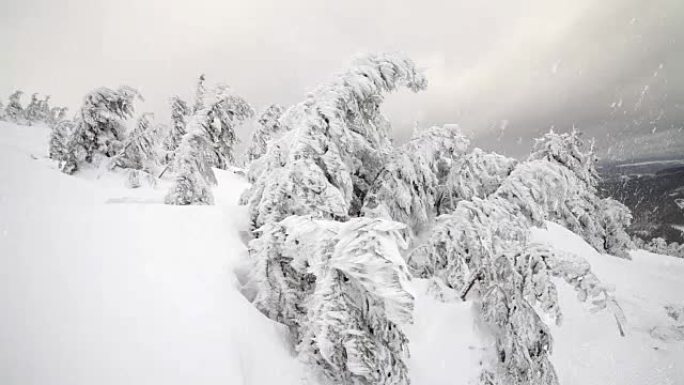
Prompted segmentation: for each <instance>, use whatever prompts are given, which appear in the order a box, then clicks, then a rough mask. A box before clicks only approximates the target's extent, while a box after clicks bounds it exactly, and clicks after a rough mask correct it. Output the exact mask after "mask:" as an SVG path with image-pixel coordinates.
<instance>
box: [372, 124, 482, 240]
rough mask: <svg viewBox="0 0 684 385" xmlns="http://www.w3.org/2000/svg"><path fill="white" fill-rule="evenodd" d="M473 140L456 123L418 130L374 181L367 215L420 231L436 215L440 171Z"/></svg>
mask: <svg viewBox="0 0 684 385" xmlns="http://www.w3.org/2000/svg"><path fill="white" fill-rule="evenodd" d="M468 144H469V141H468V139H466V138H465V136H463V135H462V134H461V131H460V130H459V129H458V127H456V126H450V125H446V126H443V127H438V126H435V127H431V128H429V129H422V130H420V129H419V130H416V132H415V133H414V134H413V137H412V138H411V140H409V141H408V142H407V143H406V144H404V145H403V146H401V147H399V148H396V149H395V150H394V151H393V152H392V154H391V155H390V156H389V158H388V160H387V162H386V164H385V166H384V167H383V168H382V170H381V171H380V173H379V174H378V176H377V177H376V178H375V180H374V181H373V184H372V185H371V187H370V189H369V190H368V193H367V194H366V196H365V198H364V202H363V208H362V213H363V215H365V216H371V217H385V218H390V219H392V220H395V221H398V222H401V223H404V224H406V225H407V226H408V228H409V229H410V232H411V235H413V236H415V235H417V234H419V233H420V232H421V231H422V230H423V228H424V227H426V226H428V224H429V223H430V222H431V221H432V219H433V218H434V216H435V211H436V210H435V209H436V200H437V199H438V198H437V197H438V190H439V185H440V184H441V182H443V181H440V174H444V172H443V171H442V170H447V169H448V168H449V167H452V166H451V164H452V159H453V158H454V157H459V156H460V155H462V154H463V153H464V152H465V150H466V148H467V147H468Z"/></svg>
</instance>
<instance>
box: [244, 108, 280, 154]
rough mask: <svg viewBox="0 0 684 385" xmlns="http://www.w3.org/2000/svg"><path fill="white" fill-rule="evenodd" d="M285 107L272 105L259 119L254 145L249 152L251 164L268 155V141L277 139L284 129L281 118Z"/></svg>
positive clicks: (253, 138)
mask: <svg viewBox="0 0 684 385" xmlns="http://www.w3.org/2000/svg"><path fill="white" fill-rule="evenodd" d="M283 111H284V109H283V107H282V106H280V105H278V104H272V105H270V106H269V107H268V108H266V110H264V112H263V113H262V114H261V117H259V120H258V121H257V123H259V126H258V127H257V128H256V129H255V130H254V133H252V143H251V144H250V146H249V149H248V150H247V159H248V161H249V162H252V161H254V160H255V159H257V158H259V157H261V156H262V155H264V154H265V153H266V147H267V144H268V141H269V140H271V139H272V138H273V137H275V136H276V135H277V134H278V133H279V132H280V131H281V130H282V128H283V126H282V125H281V124H280V121H279V119H280V117H281V116H282V115H283Z"/></svg>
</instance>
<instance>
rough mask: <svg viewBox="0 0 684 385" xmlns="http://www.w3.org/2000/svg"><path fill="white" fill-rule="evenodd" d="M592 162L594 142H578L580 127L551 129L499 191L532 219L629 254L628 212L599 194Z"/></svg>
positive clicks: (604, 248) (603, 249)
mask: <svg viewBox="0 0 684 385" xmlns="http://www.w3.org/2000/svg"><path fill="white" fill-rule="evenodd" d="M595 162H596V156H595V154H594V152H593V143H590V144H588V145H587V144H586V143H585V142H584V141H582V139H581V134H580V133H579V131H577V130H575V129H573V131H572V132H570V133H564V134H557V133H555V132H553V131H550V132H549V133H547V134H545V135H544V136H543V137H542V138H540V139H537V141H536V143H535V149H534V151H533V153H532V154H531V155H530V157H529V160H528V161H527V162H524V163H522V164H521V165H520V166H518V167H516V169H515V170H513V172H512V173H511V175H510V177H509V178H507V180H506V181H504V183H503V185H505V188H504V189H501V190H500V191H499V193H500V194H504V195H506V196H507V198H508V199H509V200H510V201H516V202H517V204H518V206H519V207H521V208H523V209H524V210H525V211H526V215H528V216H529V217H530V219H532V221H533V222H534V223H537V224H538V225H540V224H541V223H542V222H543V220H546V219H548V220H551V221H554V222H556V223H559V224H561V225H563V226H565V227H566V228H568V229H569V230H571V231H573V232H575V233H576V234H578V235H580V236H582V238H584V240H586V241H587V242H588V243H589V244H590V245H592V246H593V247H594V248H596V249H597V250H599V251H601V252H607V253H610V254H613V255H616V256H620V257H625V258H628V257H629V255H628V253H627V250H628V249H630V248H633V247H634V245H633V243H632V242H630V241H629V237H628V236H627V235H626V228H627V226H629V222H630V221H631V214H630V213H629V209H628V208H627V207H625V206H624V205H621V204H619V203H618V202H616V201H613V200H609V201H602V200H601V198H599V196H598V192H597V188H596V186H597V184H598V180H599V179H598V178H599V177H598V174H597V172H596V168H595ZM523 190H525V191H523ZM535 205H536V207H534V206H535ZM535 210H536V211H537V212H536V213H535V212H534V211H535ZM604 210H608V211H609V212H604ZM540 221H542V222H540Z"/></svg>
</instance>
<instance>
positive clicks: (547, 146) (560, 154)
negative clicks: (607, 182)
mask: <svg viewBox="0 0 684 385" xmlns="http://www.w3.org/2000/svg"><path fill="white" fill-rule="evenodd" d="M540 159H544V160H548V161H549V162H554V163H558V164H560V165H562V166H564V167H566V168H568V169H569V170H570V171H572V172H573V173H575V175H576V176H577V178H578V179H579V180H580V181H582V182H584V183H585V184H587V186H588V187H589V188H595V187H596V185H597V183H598V173H597V172H596V160H597V158H596V154H595V153H594V143H593V141H591V142H589V143H586V142H585V141H584V140H582V133H581V132H580V131H579V130H577V129H575V128H573V129H572V131H571V132H569V133H562V134H558V133H556V132H554V131H553V130H550V131H549V132H548V133H546V134H544V135H543V136H542V137H541V138H538V139H535V144H534V149H533V150H532V153H531V154H530V156H529V159H528V160H540Z"/></svg>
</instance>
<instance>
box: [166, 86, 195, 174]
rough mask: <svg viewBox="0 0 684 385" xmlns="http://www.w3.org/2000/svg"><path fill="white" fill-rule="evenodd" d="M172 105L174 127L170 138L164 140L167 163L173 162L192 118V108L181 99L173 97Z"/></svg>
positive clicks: (170, 131)
mask: <svg viewBox="0 0 684 385" xmlns="http://www.w3.org/2000/svg"><path fill="white" fill-rule="evenodd" d="M170 103H171V121H172V125H171V129H170V130H169V134H168V136H167V137H166V139H165V140H164V149H165V150H166V152H167V154H166V156H165V157H164V158H165V159H164V160H165V161H166V162H167V163H168V162H171V161H172V160H173V154H174V152H175V151H176V149H177V148H178V145H179V144H180V142H181V140H182V139H183V135H185V132H186V131H185V126H186V125H187V122H188V119H189V116H190V107H188V104H187V103H186V102H185V101H184V100H183V99H181V98H180V97H178V96H174V97H172V98H171V100H170Z"/></svg>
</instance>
